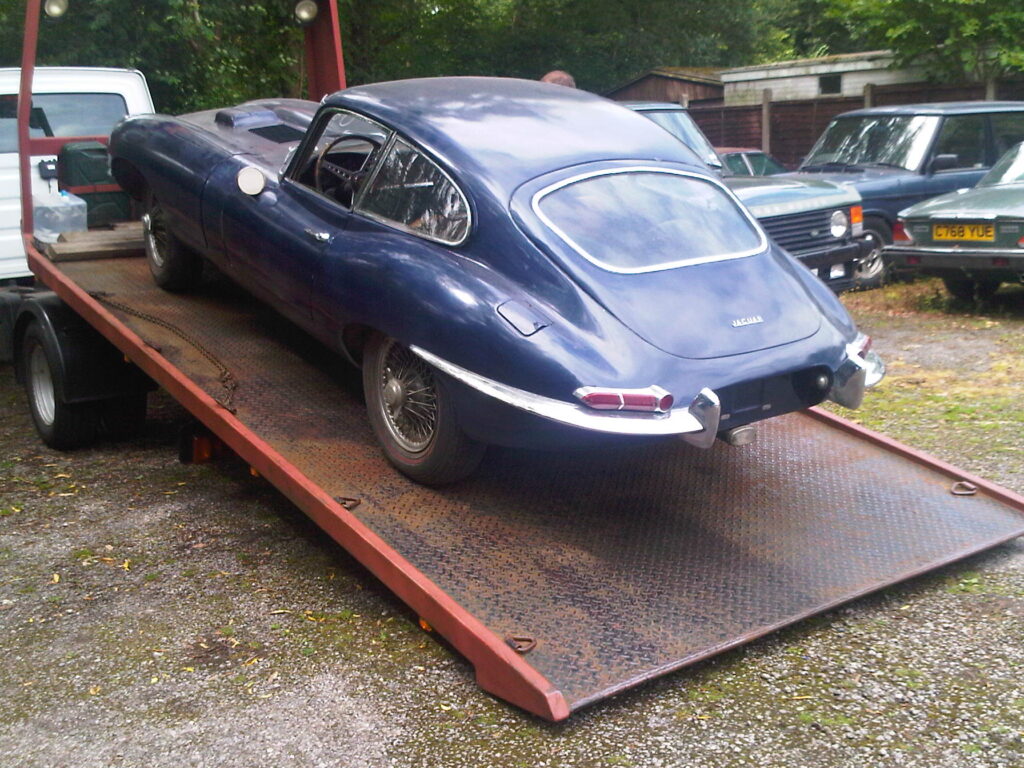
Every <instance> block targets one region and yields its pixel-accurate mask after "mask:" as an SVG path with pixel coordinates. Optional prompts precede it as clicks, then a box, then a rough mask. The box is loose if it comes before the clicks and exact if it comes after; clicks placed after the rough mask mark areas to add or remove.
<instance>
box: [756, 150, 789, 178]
mask: <svg viewBox="0 0 1024 768" xmlns="http://www.w3.org/2000/svg"><path fill="white" fill-rule="evenodd" d="M747 159H748V160H749V161H750V167H751V168H753V169H754V175H755V176H770V175H771V174H773V173H785V172H786V169H785V168H784V167H783V166H782V164H780V163H779V162H778V161H777V160H775V158H773V157H771V156H769V155H766V154H764V153H763V152H758V153H752V154H750V155H747Z"/></svg>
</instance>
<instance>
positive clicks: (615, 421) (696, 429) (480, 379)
mask: <svg viewBox="0 0 1024 768" xmlns="http://www.w3.org/2000/svg"><path fill="white" fill-rule="evenodd" d="M409 349H411V350H412V351H413V352H414V353H416V354H417V355H419V356H420V357H421V358H423V359H424V360H425V361H426V362H428V363H430V364H431V365H432V366H434V367H435V368H437V369H438V370H440V371H443V372H444V373H446V374H448V375H449V376H451V377H452V378H454V379H458V380H459V381H461V382H462V383H463V384H466V385H467V386H469V387H472V388H473V389H475V390H477V391H478V392H482V393H483V394H485V395H488V396H490V397H493V398H494V399H495V400H500V401H501V402H503V403H506V404H508V405H511V406H512V407H514V408H519V409H520V410H523V411H526V412H528V413H532V414H534V415H536V416H540V417H542V418H545V419H550V420H551V421H557V422H559V423H561V424H567V425H569V426H572V427H579V428H580V429H590V430H593V431H595V432H605V433H608V434H616V435H651V436H656V435H684V434H690V433H700V434H701V435H702V436H704V433H705V432H707V431H708V430H709V429H711V430H713V431H711V433H710V438H708V439H707V444H708V445H710V444H711V443H712V442H714V438H715V435H716V434H717V433H718V420H717V419H716V418H711V417H712V416H713V413H710V412H708V409H707V407H706V406H705V403H706V402H707V403H711V402H713V404H714V406H715V407H717V404H718V398H717V397H716V396H715V393H714V392H712V391H711V390H710V389H706V388H705V389H703V390H701V394H700V395H698V396H697V398H695V399H694V404H695V405H698V406H699V407H698V408H697V409H696V410H694V406H691V407H690V408H689V409H687V408H673V409H672V410H670V411H669V412H668V413H650V412H644V411H595V410H593V409H591V408H587V407H586V406H584V405H577V404H576V403H569V402H565V401H563V400H555V399H554V398H551V397H545V396H543V395H537V394H534V393H532V392H527V391H525V390H522V389H517V388H516V387H510V386H509V385H507V384H502V383H501V382H498V381H494V380H493V379H488V378H485V377H484V376H481V375H479V374H476V373H473V372H472V371H468V370H466V369H465V368H462V367H461V366H458V365H455V363H450V362H448V361H447V360H445V359H443V358H440V357H438V356H437V355H434V354H432V353H430V352H428V351H427V350H425V349H423V348H422V347H417V346H410V347H409ZM698 400H699V401H700V402H699V403H698ZM712 411H713V409H712ZM701 442H704V440H703V439H702V440H701ZM705 447H706V446H705Z"/></svg>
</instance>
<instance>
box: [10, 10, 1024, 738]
mask: <svg viewBox="0 0 1024 768" xmlns="http://www.w3.org/2000/svg"><path fill="white" fill-rule="evenodd" d="M320 7H321V11H325V13H322V15H321V21H322V24H321V26H320V33H316V32H313V33H311V34H312V35H314V36H315V35H316V34H321V37H320V38H315V39H319V40H320V44H319V48H318V45H317V43H315V42H314V43H311V46H310V49H311V50H313V49H318V50H320V51H321V53H322V51H323V50H328V51H330V50H331V46H332V45H333V46H334V52H335V53H336V54H337V58H335V59H333V61H334V62H335V64H340V47H339V46H340V41H338V40H337V38H336V37H333V38H332V35H336V30H337V8H336V3H335V0H321V3H320ZM27 13H28V15H27V19H28V24H27V25H26V27H27V32H28V33H31V35H34V34H35V30H33V29H32V25H33V24H35V25H36V26H38V19H39V0H29V1H28V12H27ZM331 25H333V29H332V28H331ZM324 30H326V32H324ZM29 37H30V35H29V34H27V35H26V40H27V41H29ZM324 40H326V41H327V43H326V44H324V43H323V41H324ZM332 40H334V42H332ZM29 42H30V43H31V50H30V45H29V43H27V44H26V61H25V62H23V72H24V70H25V68H27V69H28V70H29V74H28V83H27V84H26V83H25V82H23V88H22V94H23V97H22V98H24V94H25V93H28V90H27V88H28V87H29V86H30V84H31V67H32V62H33V59H34V38H33V39H32V40H31V41H29ZM334 71H335V76H336V77H337V75H338V73H340V71H341V70H340V69H338V68H335V70H334ZM325 82H330V81H329V79H328V80H326V81H325ZM342 84H343V80H342V81H336V82H334V83H333V85H334V86H336V87H337V86H341V85H342ZM22 119H23V120H24V121H25V122H26V125H25V126H23V127H24V129H25V133H24V134H23V136H26V137H27V119H28V118H27V112H26V113H25V114H24V115H23V118H22ZM25 144H26V145H25V146H23V147H22V155H23V157H28V155H29V154H30V152H31V147H30V146H28V145H29V144H31V141H30V140H26V142H25ZM23 232H24V237H25V244H26V250H27V253H28V258H29V265H30V267H31V269H32V271H33V273H34V274H35V276H36V278H37V280H38V281H39V283H41V284H42V286H45V287H46V288H47V289H48V290H47V291H42V290H37V291H30V292H22V293H20V294H17V295H16V296H13V298H12V295H11V294H8V296H7V299H6V300H5V302H3V303H0V307H2V306H6V307H7V310H6V315H4V314H3V313H0V326H2V325H3V323H4V320H3V319H2V318H3V317H7V318H8V320H7V321H6V322H7V326H6V327H0V332H2V331H8V332H9V334H8V335H10V336H11V337H12V340H13V354H14V357H15V360H18V359H19V354H20V355H21V362H20V363H19V364H18V368H19V370H20V372H21V373H22V374H24V373H25V368H26V367H27V366H29V365H31V364H32V360H31V358H30V357H29V358H27V359H26V356H25V355H24V350H25V344H26V339H27V338H28V337H29V336H30V335H31V334H35V335H36V338H45V343H44V344H43V346H44V347H47V348H48V349H49V350H50V351H51V353H52V355H51V358H50V359H48V360H46V361H45V362H47V364H48V365H49V366H50V368H49V374H50V378H49V381H50V382H51V384H52V387H51V391H50V393H49V394H50V396H51V398H52V403H53V405H54V406H55V407H60V406H62V405H66V404H71V405H74V404H78V405H84V406H85V407H87V408H88V407H90V404H91V406H94V407H98V405H99V404H102V403H104V402H108V403H109V402H111V401H114V400H116V399H117V398H122V399H123V398H124V397H125V396H126V394H128V395H131V394H132V393H135V394H136V395H137V393H138V391H139V388H140V387H141V386H142V382H144V381H145V377H140V376H139V375H138V373H137V372H136V369H138V371H141V372H142V373H144V374H145V375H146V377H148V378H149V379H151V380H152V381H153V382H156V383H157V384H158V385H159V386H161V387H163V388H164V389H165V390H166V391H167V392H169V393H170V394H171V395H172V396H173V397H174V398H175V399H177V400H178V401H179V402H180V403H181V404H182V405H183V406H184V407H185V408H187V409H188V411H189V412H191V414H192V415H193V416H194V417H195V419H196V420H197V422H199V423H200V424H202V425H203V428H204V429H205V430H208V432H209V434H210V435H212V436H215V438H216V439H217V440H219V441H222V442H223V443H224V444H226V445H227V446H228V447H230V449H231V450H233V451H234V452H235V453H237V454H238V455H239V456H241V457H242V458H243V459H244V460H245V461H246V462H248V463H249V464H250V465H251V466H252V467H253V469H254V470H255V471H257V472H258V473H259V474H260V475H262V476H263V477H265V478H266V479H267V480H269V481H270V482H271V483H272V484H274V485H275V486H276V487H277V488H278V489H279V490H280V491H281V492H282V493H284V494H285V496H287V497H288V498H289V499H290V500H291V501H292V502H294V503H295V504H296V505H297V506H299V507H300V508H301V509H302V510H303V511H304V512H305V513H306V514H307V515H309V517H311V518H312V519H313V520H314V521H315V522H316V523H317V524H318V525H319V526H320V527H322V528H323V529H324V530H325V531H326V532H327V533H328V534H329V535H330V536H332V537H333V538H334V539H335V540H336V541H337V542H338V543H339V544H341V546H343V547H344V548H345V549H346V550H348V551H349V552H350V553H351V554H352V555H353V556H354V557H355V558H356V559H357V560H359V561H360V562H361V563H362V564H363V565H365V566H366V567H367V568H368V569H369V570H370V571H371V572H373V573H374V574H375V575H376V576H377V577H378V578H379V579H380V580H381V581H382V582H384V584H386V585H387V586H388V587H389V588H390V589H391V590H392V591H393V592H394V593H395V594H396V595H398V596H399V597H400V598H401V599H402V600H403V601H405V602H406V603H407V604H408V605H409V606H410V607H411V609H412V610H413V611H415V612H416V613H417V614H418V615H419V616H421V617H422V622H423V623H424V624H426V625H428V626H429V627H431V628H433V629H434V630H436V631H437V632H438V633H439V634H440V635H442V636H443V637H444V638H445V639H447V640H448V642H450V643H451V645H452V646H453V647H454V648H456V649H457V650H458V651H459V652H460V653H462V654H463V655H464V656H465V657H466V658H467V659H468V660H469V661H470V663H472V664H473V666H474V668H475V671H476V676H477V680H478V683H479V684H480V686H481V687H482V688H484V689H485V690H487V691H489V692H490V693H492V694H494V695H496V696H498V697H500V698H502V699H505V700H506V701H509V702H511V703H513V704H515V705H517V706H519V707H522V708H523V709H525V710H528V711H529V712H532V713H534V714H536V715H538V716H540V717H543V718H546V719H549V720H561V719H564V718H566V717H568V716H569V715H570V714H571V713H572V712H574V711H576V710H578V709H580V708H581V707H584V706H586V705H588V704H592V703H594V702H596V701H599V700H601V699H603V698H605V697H608V696H611V695H613V694H615V693H617V692H619V691H622V690H624V689H626V688H629V687H631V686H634V685H637V684H639V683H641V682H643V681H645V680H648V679H651V678H653V677H656V676H659V675H663V674H666V673H668V672H671V671H673V670H675V669H679V668H681V667H684V666H687V665H689V664H693V663H695V662H697V661H699V660H701V659H705V658H707V657H709V656H712V655H714V654H717V653H720V652H722V651H724V650H726V649H729V648H732V647H735V646H738V645H741V644H743V643H746V642H748V641H750V640H752V639H754V638H756V637H759V636H761V635H764V634H766V633H769V632H771V631H773V630H775V629H778V628H780V627H783V626H786V625H788V624H791V623H793V622H796V621H799V620H801V619H803V618H805V617H808V616H811V615H813V614H817V613H821V612H823V611H827V610H829V609H832V608H834V607H836V606H838V605H840V604H842V603H844V602H847V601H849V600H852V599H854V598H857V597H860V596H862V595H865V594H867V593H869V592H872V591H875V590H878V589H881V588H883V587H886V586H888V585H891V584H894V583H896V582H899V581H901V580H904V579H907V578H910V577H912V576H916V575H919V574H922V573H925V572H927V571H929V570H932V569H934V568H937V567H939V566H941V565H944V564H946V563H949V562H952V561H954V560H957V559H960V558H963V557H967V556H968V555H971V554H974V553H976V552H979V551H982V550H984V549H987V548H989V547H992V546H995V545H997V544H1000V543H1002V542H1005V541H1007V540H1009V539H1012V538H1015V537H1017V536H1019V535H1021V534H1022V533H1024V498H1022V497H1021V496H1019V495H1016V494H1014V493H1012V492H1010V491H1008V490H1005V489H1002V488H1000V487H998V486H996V485H993V484H991V483H989V482H987V481H985V480H983V479H981V478H978V477H975V476H972V475H969V474H966V473H964V472H962V471H961V470H959V469H957V468H956V467H953V466H950V465H948V464H945V463H942V462H940V461H937V460H936V459H934V458H931V457H928V456H926V455H924V454H922V453H919V452H917V451H915V450H913V449H911V448H908V447H905V446H902V445H900V444H898V443H896V442H894V441H892V440H890V439H889V438H887V437H885V436H883V435H880V434H877V433H873V432H870V431H868V430H866V429H864V428H862V427H859V426H857V425H855V424H853V423H851V422H849V421H846V420H843V419H841V418H838V417H836V416H834V415H831V414H829V413H828V412H826V411H823V410H820V409H811V410H810V411H807V412H803V413H797V414H791V415H788V416H784V417H780V418H776V419H774V420H770V421H769V422H767V423H765V424H764V425H763V426H762V427H761V429H760V434H759V439H758V441H757V443H756V444H754V445H750V446H747V447H744V448H742V449H736V448H732V447H730V446H727V445H725V444H722V443H719V444H718V445H716V446H715V447H714V448H712V449H710V450H707V451H698V450H695V449H692V448H690V447H688V446H686V445H684V444H682V443H680V444H677V445H672V444H659V445H652V446H650V447H648V448H644V449H641V450H636V449H631V450H629V451H625V452H624V451H609V450H602V451H593V450H591V451H585V452H579V453H566V454H559V455H549V454H533V453H527V452H516V451H504V452H501V453H500V454H498V455H495V456H492V457H491V459H490V460H489V461H487V462H485V464H484V466H483V467H482V468H481V470H480V471H479V473H478V474H477V475H476V476H474V477H473V478H472V479H470V480H468V481H465V482H463V483H462V484H460V485H458V486H455V487H453V488H446V489H444V490H435V489H429V488H425V487H422V486H419V485H416V484H415V483H412V482H411V481H409V480H407V479H405V478H404V477H402V476H400V475H399V474H397V473H396V472H395V471H394V470H393V469H392V468H391V466H390V465H389V464H388V463H387V461H386V460H385V459H384V458H383V456H382V455H381V454H380V452H379V451H378V449H377V448H376V444H375V443H374V441H373V439H372V436H371V432H370V428H369V425H368V423H367V421H366V418H365V411H364V408H363V405H362V401H361V398H360V396H359V393H358V391H354V390H353V389H352V388H351V387H350V386H346V385H345V384H344V383H343V382H339V379H338V377H337V375H336V373H335V372H336V370H337V369H338V367H339V366H340V365H341V361H340V360H339V359H337V358H336V357H333V356H331V355H328V354H327V353H326V352H323V351H322V350H319V349H318V348H316V347H315V345H314V344H312V343H300V344H298V345H296V344H295V343H294V339H291V338H289V336H290V335H293V334H292V333H290V332H289V331H288V329H287V328H286V327H284V324H283V322H282V321H280V320H279V319H276V318H274V317H272V316H271V317H270V318H269V319H268V314H267V312H266V310H263V309H261V308H260V307H258V306H254V305H253V303H252V302H251V301H249V300H247V299H244V298H241V297H239V296H237V295H235V294H232V293H230V292H227V291H221V290H218V289H216V288H209V289H207V290H204V291H199V292H197V293H195V294H193V295H188V296H175V295H170V294H167V293H165V292H163V291H161V290H160V289H159V288H157V287H156V286H155V285H154V284H153V281H152V279H151V278H150V275H149V272H148V269H147V266H146V263H145V260H144V259H143V258H142V252H143V248H142V240H141V229H140V228H138V227H133V226H132V225H126V226H122V227H119V228H115V229H113V230H109V231H106V232H89V233H81V234H79V235H76V236H69V237H68V238H67V240H66V242H63V243H59V244H58V245H57V246H51V247H50V248H48V249H40V247H39V244H38V243H36V242H35V241H34V239H33V237H32V234H31V233H32V220H31V206H30V205H27V206H26V208H25V210H24V214H23ZM44 250H45V251H47V252H44ZM33 329H34V330H33ZM115 350H116V351H115ZM43 357H45V356H43ZM96 359H102V360H106V361H107V363H105V364H104V371H103V375H99V374H98V373H97V370H96V364H95V362H94V361H95V360H96ZM122 359H123V360H124V361H126V363H128V362H130V365H127V364H126V365H124V366H120V367H119V364H120V361H121V360H122ZM36 360H37V362H40V361H42V358H41V357H39V356H37V357H36ZM121 368H124V370H121ZM35 380H36V381H40V380H43V381H45V380H46V379H45V377H44V378H43V379H39V377H36V379H35ZM37 394H38V393H37ZM44 394H45V393H44ZM876 396H878V395H876ZM204 445H206V446H207V447H208V445H209V443H208V442H207V441H205V440H204V438H203V436H202V435H201V434H197V435H196V437H195V438H194V439H193V440H192V441H191V442H189V443H188V445H187V447H188V450H187V451H186V453H188V454H189V456H188V457H186V458H192V457H194V454H195V452H196V451H199V452H200V453H201V452H202V447H203V446H204Z"/></svg>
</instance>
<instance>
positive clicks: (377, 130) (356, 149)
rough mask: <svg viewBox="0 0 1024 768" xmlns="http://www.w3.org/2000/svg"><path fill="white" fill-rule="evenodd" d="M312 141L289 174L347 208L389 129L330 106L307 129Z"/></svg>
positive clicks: (387, 136)
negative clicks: (309, 131)
mask: <svg viewBox="0 0 1024 768" xmlns="http://www.w3.org/2000/svg"><path fill="white" fill-rule="evenodd" d="M311 130H313V131H319V134H318V135H317V139H316V141H315V142H312V143H310V144H308V145H307V146H306V147H305V148H304V149H303V150H302V156H301V157H299V158H298V159H297V160H296V161H295V163H294V164H293V165H292V172H291V177H292V178H293V179H294V180H295V181H296V182H298V183H299V184H301V185H302V186H304V187H308V188H310V189H312V190H314V191H315V192H317V193H319V194H321V195H323V196H324V197H326V198H328V199H329V200H332V201H334V202H336V203H339V204H340V205H342V206H344V207H345V208H351V207H352V203H353V201H354V200H355V198H356V196H357V195H358V194H359V192H360V190H361V189H362V186H363V185H364V184H365V183H366V180H367V179H368V178H369V176H370V173H371V172H372V170H373V168H374V166H376V164H377V161H378V160H379V158H380V155H381V153H382V152H383V150H384V147H385V145H386V144H387V141H388V139H389V138H390V135H391V132H390V131H389V130H388V129H387V128H385V127H384V126H382V125H380V124H379V123H375V122H374V121H372V120H369V119H367V118H365V117H362V116H361V115H357V114H355V113H354V112H348V111H346V110H331V111H330V112H329V113H328V115H325V116H324V117H323V118H322V119H321V120H320V121H319V123H318V125H314V127H313V128H312V129H311Z"/></svg>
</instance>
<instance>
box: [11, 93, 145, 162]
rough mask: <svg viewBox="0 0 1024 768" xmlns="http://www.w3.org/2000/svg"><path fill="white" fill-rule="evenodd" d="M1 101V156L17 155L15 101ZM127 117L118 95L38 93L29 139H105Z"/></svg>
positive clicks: (15, 97) (126, 108)
mask: <svg viewBox="0 0 1024 768" xmlns="http://www.w3.org/2000/svg"><path fill="white" fill-rule="evenodd" d="M0 98H2V99H3V104H2V105H0V152H17V151H18V120H17V114H16V108H17V101H18V97H17V96H16V95H5V96H3V97H0ZM8 105H10V107H11V108H9V109H8V108H7V106H8ZM127 114H128V106H127V105H126V104H125V101H124V97H123V96H121V95H120V94H117V93H37V94H35V95H33V96H32V113H31V115H30V118H29V136H31V137H32V138H42V137H47V136H108V135H109V134H110V131H111V130H112V129H113V127H114V125H115V124H116V123H117V122H118V121H119V120H120V119H121V118H122V117H124V116H125V115H127Z"/></svg>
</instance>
